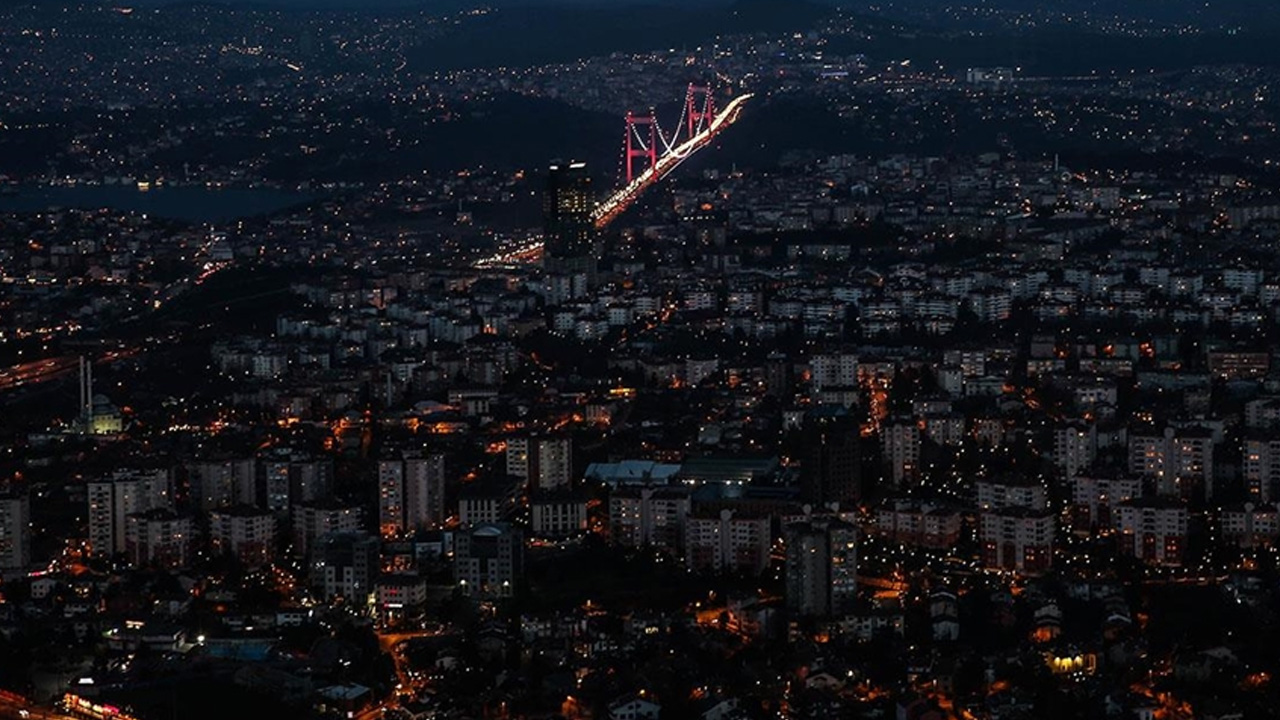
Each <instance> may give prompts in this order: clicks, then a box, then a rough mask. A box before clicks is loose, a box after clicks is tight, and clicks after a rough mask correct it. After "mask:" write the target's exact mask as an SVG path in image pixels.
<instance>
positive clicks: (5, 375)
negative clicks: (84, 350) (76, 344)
mask: <svg viewBox="0 0 1280 720" xmlns="http://www.w3.org/2000/svg"><path fill="white" fill-rule="evenodd" d="M139 352H140V350H139V348H127V349H123V350H111V351H109V352H106V353H103V355H102V356H101V357H99V358H97V359H96V360H94V361H93V362H94V364H95V365H101V364H106V363H112V362H115V361H117V360H122V359H124V358H129V357H134V356H136V355H137V354H138V353H139ZM79 369H80V358H79V356H77V355H62V356H59V357H53V358H45V359H44V360H36V361H35V362H29V363H21V364H18V365H11V366H10V367H7V368H4V369H3V370H0V393H2V392H5V391H7V390H16V389H18V388H22V387H30V386H32V385H39V384H40V383H45V382H49V381H50V380H59V379H62V378H65V377H70V376H71V375H72V374H74V373H76V372H79Z"/></svg>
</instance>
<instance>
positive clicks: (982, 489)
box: [978, 478, 1049, 511]
mask: <svg viewBox="0 0 1280 720" xmlns="http://www.w3.org/2000/svg"><path fill="white" fill-rule="evenodd" d="M1048 502H1049V492H1048V490H1047V489H1046V488H1045V486H1044V485H1041V484H1040V483H1038V482H1036V481H1034V480H1031V479H1025V480H1024V479H1021V478H1019V479H1007V480H979V481H978V509H979V510H983V511H988V510H1003V509H1005V508H1015V507H1020V508H1028V509H1031V510H1043V509H1045V507H1046V506H1047V504H1048Z"/></svg>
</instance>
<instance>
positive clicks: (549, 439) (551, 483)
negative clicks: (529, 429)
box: [507, 435, 573, 490]
mask: <svg viewBox="0 0 1280 720" xmlns="http://www.w3.org/2000/svg"><path fill="white" fill-rule="evenodd" d="M507 474H508V475H512V476H515V477H518V478H520V479H521V480H523V481H525V483H527V484H528V486H529V488H530V489H531V490H551V489H553V488H558V487H568V486H569V484H570V483H571V482H572V481H573V444H572V441H570V439H569V438H568V437H561V436H543V435H534V436H526V437H514V438H511V439H509V440H507Z"/></svg>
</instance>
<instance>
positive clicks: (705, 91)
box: [591, 83, 752, 229]
mask: <svg viewBox="0 0 1280 720" xmlns="http://www.w3.org/2000/svg"><path fill="white" fill-rule="evenodd" d="M751 97H752V95H751V94H750V93H748V94H746V95H739V96H737V97H735V98H734V99H733V100H731V101H729V103H728V104H727V105H725V107H724V108H723V109H721V110H719V111H717V108H716V106H715V94H714V92H713V91H712V89H711V87H709V86H706V85H698V84H696V83H690V84H689V89H688V91H687V92H686V93H685V100H684V106H683V110H682V111H681V114H680V119H679V120H677V121H676V125H675V129H674V130H673V131H672V132H671V133H670V134H668V133H666V132H664V131H663V129H662V126H661V125H660V124H659V122H658V115H657V113H655V112H654V111H653V110H652V109H650V110H649V112H648V113H647V114H643V115H640V114H636V113H634V112H628V113H627V116H626V129H625V130H624V131H623V132H624V133H625V134H624V136H623V141H622V165H623V173H622V175H623V177H624V178H625V183H624V184H623V186H622V187H620V188H618V189H617V190H615V191H614V192H613V193H612V194H611V195H609V196H608V197H606V198H604V199H603V200H601V201H600V203H599V204H598V205H596V208H595V210H594V211H593V212H592V214H591V220H592V222H593V223H594V224H595V226H596V229H602V228H604V227H605V226H607V225H608V224H609V223H611V222H613V220H614V219H615V218H617V217H618V216H619V215H621V214H622V213H623V211H625V210H626V209H627V208H628V207H630V206H631V204H632V203H633V202H635V201H636V199H637V198H639V197H640V195H641V194H642V193H644V191H645V190H647V189H648V188H649V187H650V186H651V185H653V184H654V183H656V182H658V181H659V180H662V179H663V178H665V177H666V176H667V175H670V174H671V172H672V171H673V170H675V169H676V168H678V167H680V164H681V163H683V162H684V161H685V160H688V159H689V158H690V157H692V156H693V155H694V153H696V152H698V151H699V150H701V149H702V148H703V147H706V145H707V144H708V143H710V142H711V141H712V140H714V139H715V137H716V136H717V135H719V134H720V133H721V132H722V131H723V130H724V129H725V128H727V127H728V126H730V125H732V124H733V123H734V122H736V121H737V119H738V116H739V115H740V114H741V112H742V106H743V105H744V104H745V103H746V102H747V100H749V99H751ZM637 165H639V168H640V169H639V170H637Z"/></svg>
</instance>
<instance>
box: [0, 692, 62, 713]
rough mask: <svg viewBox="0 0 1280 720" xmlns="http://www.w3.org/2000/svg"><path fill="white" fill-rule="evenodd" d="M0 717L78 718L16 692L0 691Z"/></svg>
mask: <svg viewBox="0 0 1280 720" xmlns="http://www.w3.org/2000/svg"><path fill="white" fill-rule="evenodd" d="M0 718H4V719H5V720H78V719H77V718H74V717H71V716H70V715H63V714H62V713H59V712H55V711H53V710H50V709H48V708H44V707H39V706H37V705H36V704H35V703H33V702H31V701H30V700H28V699H26V698H24V697H22V696H21V695H18V694H16V693H10V692H3V691H0Z"/></svg>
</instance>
